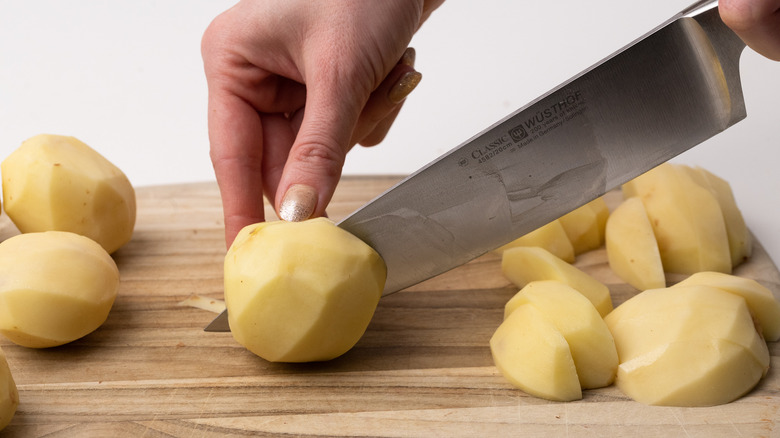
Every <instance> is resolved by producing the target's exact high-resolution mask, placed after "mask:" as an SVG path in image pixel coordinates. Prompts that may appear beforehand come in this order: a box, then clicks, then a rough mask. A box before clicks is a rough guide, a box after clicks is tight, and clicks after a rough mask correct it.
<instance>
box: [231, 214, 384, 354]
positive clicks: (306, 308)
mask: <svg viewBox="0 0 780 438" xmlns="http://www.w3.org/2000/svg"><path fill="white" fill-rule="evenodd" d="M224 268H225V275H224V276H225V303H226V305H227V309H228V320H229V321H228V322H229V323H230V330H231V332H232V333H233V337H234V338H235V339H236V341H237V342H238V343H240V344H241V345H243V346H245V347H246V348H247V349H248V350H250V351H251V352H253V353H255V354H256V355H258V356H260V357H262V358H264V359H266V360H268V361H271V362H312V361H323V360H329V359H333V358H335V357H337V356H340V355H342V354H344V353H345V352H347V351H348V350H349V349H351V348H352V347H353V346H354V345H355V343H357V341H358V340H360V338H361V337H362V335H363V333H364V332H365V330H366V328H367V327H368V324H369V322H370V321H371V318H372V316H373V315H374V311H375V309H376V306H377V304H378V303H379V298H380V296H381V294H382V290H383V288H384V284H385V279H386V275H387V268H386V267H385V263H384V261H383V260H382V258H381V257H380V256H379V254H377V252H376V251H374V250H373V249H372V248H371V247H369V246H368V245H366V244H365V243H364V242H363V241H362V240H360V239H358V238H357V237H355V236H353V235H352V234H350V233H349V232H347V231H344V230H343V229H341V228H339V227H337V226H336V225H335V224H334V223H333V222H332V221H330V220H328V219H326V218H317V219H310V220H307V221H303V222H285V221H275V222H262V223H258V224H254V225H248V226H246V227H244V228H243V229H242V230H241V231H240V232H239V234H238V236H236V239H235V241H234V242H233V244H232V245H231V247H230V249H229V250H228V253H227V255H226V256H225V267H224Z"/></svg>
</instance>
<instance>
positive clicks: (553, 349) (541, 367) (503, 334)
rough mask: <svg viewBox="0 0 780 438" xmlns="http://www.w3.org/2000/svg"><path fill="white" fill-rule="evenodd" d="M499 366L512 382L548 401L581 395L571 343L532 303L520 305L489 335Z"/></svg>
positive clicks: (495, 360)
mask: <svg viewBox="0 0 780 438" xmlns="http://www.w3.org/2000/svg"><path fill="white" fill-rule="evenodd" d="M490 352H491V354H492V355H493V362H494V363H495V365H496V368H498V370H499V371H500V372H501V374H502V375H503V376H504V378H506V379H507V380H508V381H509V382H510V383H512V385H514V386H516V387H518V388H520V389H521V390H523V391H524V392H526V393H528V394H530V395H533V396H536V397H541V398H544V399H547V400H555V401H570V400H579V399H581V398H582V389H581V388H580V382H579V379H578V378H577V370H576V368H575V366H574V360H573V359H572V356H571V351H570V350H569V344H568V343H567V342H566V339H564V337H563V335H562V334H561V332H560V331H559V330H558V329H557V328H556V327H555V325H554V324H553V323H552V322H550V321H549V320H548V319H547V318H545V317H544V315H542V313H541V312H540V311H539V310H538V309H536V308H535V307H533V306H520V307H519V308H518V309H517V310H515V311H514V312H512V314H511V315H509V317H508V318H507V319H505V320H504V321H503V322H502V323H501V325H500V326H499V327H498V329H497V330H496V331H495V333H494V334H493V336H492V337H491V338H490Z"/></svg>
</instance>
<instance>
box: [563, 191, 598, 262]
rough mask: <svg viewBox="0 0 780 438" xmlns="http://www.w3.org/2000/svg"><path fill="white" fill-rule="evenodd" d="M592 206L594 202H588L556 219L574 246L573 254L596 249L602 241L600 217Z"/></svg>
mask: <svg viewBox="0 0 780 438" xmlns="http://www.w3.org/2000/svg"><path fill="white" fill-rule="evenodd" d="M599 199H600V198H599ZM594 207H595V204H594V205H591V204H590V203H588V204H585V205H583V206H581V207H579V208H577V209H575V210H573V211H570V212H569V213H566V214H565V215H563V216H561V217H560V218H559V219H558V220H559V221H560V222H561V225H563V229H564V230H565V231H566V235H567V236H568V237H569V240H570V241H571V244H572V247H574V254H581V253H583V252H586V251H590V250H592V249H596V248H598V247H600V246H601V244H602V242H603V241H602V236H603V230H602V229H601V222H600V221H601V220H602V218H601V217H600V216H599V215H598V211H597V209H596V208H594Z"/></svg>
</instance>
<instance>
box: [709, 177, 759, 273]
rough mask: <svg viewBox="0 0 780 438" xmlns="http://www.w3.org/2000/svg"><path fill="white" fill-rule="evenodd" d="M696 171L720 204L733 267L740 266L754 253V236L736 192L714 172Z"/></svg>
mask: <svg viewBox="0 0 780 438" xmlns="http://www.w3.org/2000/svg"><path fill="white" fill-rule="evenodd" d="M694 172H696V173H698V174H699V175H701V179H702V181H704V182H702V184H703V185H704V184H706V185H704V186H705V187H708V188H709V189H710V191H711V192H712V194H713V195H715V198H716V199H717V200H718V203H719V204H720V208H721V211H722V212H723V221H724V223H725V225H726V235H727V236H728V240H729V250H730V253H731V265H732V267H736V266H739V265H740V264H742V263H743V262H744V261H746V260H747V259H748V258H750V255H751V254H752V253H753V236H752V235H751V234H750V231H749V230H748V228H747V225H746V224H745V219H744V218H743V217H742V212H741V211H740V209H739V207H738V206H737V201H736V199H735V198H734V193H733V192H732V191H731V186H730V185H729V183H728V182H727V181H726V180H724V179H722V178H720V177H718V176H717V175H715V174H714V173H712V172H710V171H708V170H707V169H703V168H701V167H698V168H696V169H695V170H694Z"/></svg>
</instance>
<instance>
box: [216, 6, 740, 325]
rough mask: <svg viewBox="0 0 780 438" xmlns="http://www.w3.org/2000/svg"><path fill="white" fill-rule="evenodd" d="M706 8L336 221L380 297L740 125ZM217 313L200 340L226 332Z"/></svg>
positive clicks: (723, 47) (731, 81)
mask: <svg viewBox="0 0 780 438" xmlns="http://www.w3.org/2000/svg"><path fill="white" fill-rule="evenodd" d="M717 4H718V2H717V0H702V1H698V2H696V3H694V4H692V5H691V6H690V7H688V8H686V9H685V10H683V11H681V12H680V13H678V14H676V15H675V16H674V17H672V18H670V19H669V20H667V21H666V22H664V23H662V24H661V25H659V26H658V27H656V28H655V29H653V30H652V31H650V32H648V33H647V34H645V35H644V36H642V37H640V38H638V39H637V40H635V41H634V42H632V43H630V44H629V45H627V46H626V47H624V48H623V49H621V50H618V51H617V52H615V53H614V54H612V55H610V56H608V57H607V58H605V59H603V60H601V61H599V62H597V63H596V64H594V65H593V66H591V67H589V68H588V69H586V70H584V71H583V72H581V73H579V74H577V75H575V76H574V77H573V78H571V79H569V80H568V81H566V82H564V83H563V84H561V85H559V86H558V87H556V88H554V89H552V90H550V91H549V92H547V93H545V94H544V95H542V96H540V97H539V98H537V99H535V100H534V101H532V102H531V103H529V104H528V105H526V106H524V107H522V108H520V109H518V110H517V111H515V112H513V113H512V114H510V115H508V116H507V117H505V118H504V119H502V120H500V121H498V122H496V123H495V124H493V125H492V126H490V127H489V128H487V129H485V130H484V131H482V132H481V133H479V134H477V135H476V136H474V137H472V138H471V139H469V140H467V141H465V142H464V143H462V144H461V145H459V146H457V147H455V148H454V149H452V150H450V151H449V152H447V153H446V154H444V155H442V156H441V157H439V158H437V159H436V160H434V161H433V162H431V163H429V164H428V165H426V166H424V167H423V168H422V169H420V170H418V171H417V172H415V173H413V174H412V175H410V176H409V177H407V178H405V179H404V180H402V181H401V182H399V183H398V184H397V185H395V186H394V187H392V188H390V189H389V190H387V191H386V192H385V193H383V194H381V195H380V196H378V197H377V198H375V199H374V200H372V201H371V202H369V203H367V204H366V205H365V206H363V207H361V208H359V209H358V210H356V211H355V212H354V213H352V214H351V215H350V216H348V217H347V218H345V219H344V220H342V221H341V222H340V223H339V224H338V226H340V227H341V228H343V229H345V230H347V231H349V232H350V233H352V234H354V235H355V236H357V237H359V238H360V239H362V240H363V241H365V242H366V243H367V244H368V245H370V246H371V247H373V248H374V249H375V250H376V251H377V252H378V253H379V254H380V255H381V256H382V258H383V259H384V261H385V263H386V264H387V275H388V276H387V282H386V284H385V289H384V292H383V295H387V294H390V293H393V292H397V291H399V290H402V289H405V288H407V287H409V286H412V285H414V284H417V283H419V282H422V281H424V280H427V279H429V278H432V277H434V276H436V275H439V274H442V273H444V272H446V271H448V270H450V269H453V268H455V267H457V266H460V265H462V264H465V263H467V262H469V261H470V260H473V259H475V258H477V257H479V256H480V255H482V254H485V253H486V252H488V251H490V250H493V249H495V248H498V247H499V246H501V245H503V244H506V243H508V242H510V241H512V240H514V239H515V238H517V237H520V236H522V235H524V234H526V233H528V232H530V231H533V230H534V229H536V228H538V227H540V226H542V225H544V224H546V223H548V222H550V221H552V220H554V219H556V218H558V217H560V216H562V215H564V214H566V213H568V212H569V211H571V210H574V209H575V208H577V207H579V206H581V205H583V204H585V203H587V202H589V201H591V200H593V199H595V198H597V197H599V196H601V195H603V194H605V193H606V192H608V191H609V190H611V189H613V188H616V187H619V186H620V185H621V184H623V183H625V182H627V181H629V180H631V179H632V178H634V177H636V176H639V175H640V174H642V173H644V172H646V171H648V170H650V169H652V168H653V167H655V166H657V165H659V164H661V163H663V162H665V161H668V160H669V159H671V158H673V157H675V156H677V155H678V154H680V153H682V152H684V151H686V150H688V149H690V148H692V147H694V146H695V145H697V144H699V143H701V142H703V141H705V140H706V139H708V138H710V137H712V136H714V135H716V134H718V133H720V132H722V131H724V130H725V129H727V128H729V127H730V126H732V125H734V124H735V123H737V122H738V121H740V120H742V119H744V118H745V117H746V110H745V102H744V98H743V94H742V87H741V80H740V74H739V58H740V56H741V54H742V52H743V49H744V47H745V44H744V43H743V42H742V41H741V40H740V39H739V37H737V36H736V34H734V33H733V32H732V31H731V30H730V29H729V28H728V27H727V26H726V25H725V24H724V23H723V22H722V21H721V19H720V16H719V14H718V11H717ZM226 316H227V315H226V313H225V312H223V314H221V315H220V316H218V317H217V318H216V319H215V320H214V321H213V322H212V323H211V324H209V326H208V327H207V328H206V330H207V331H224V330H229V328H228V326H227V317H226Z"/></svg>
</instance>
